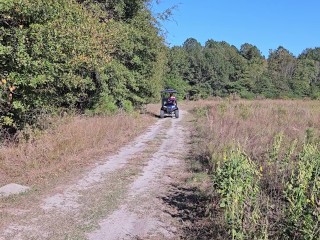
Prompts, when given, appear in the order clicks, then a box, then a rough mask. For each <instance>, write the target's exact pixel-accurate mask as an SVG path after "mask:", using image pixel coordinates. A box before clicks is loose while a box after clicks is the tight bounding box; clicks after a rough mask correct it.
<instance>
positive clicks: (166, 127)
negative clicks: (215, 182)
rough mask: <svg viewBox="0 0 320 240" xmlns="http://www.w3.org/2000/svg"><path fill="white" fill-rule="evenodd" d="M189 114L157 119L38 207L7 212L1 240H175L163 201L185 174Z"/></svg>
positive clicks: (175, 226) (175, 231)
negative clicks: (137, 135)
mask: <svg viewBox="0 0 320 240" xmlns="http://www.w3.org/2000/svg"><path fill="white" fill-rule="evenodd" d="M186 114H187V113H186V112H183V111H182V112H181V113H180V118H179V119H175V118H165V119H159V120H158V121H157V122H156V124H154V125H153V126H151V127H150V128H149V129H148V130H147V131H146V132H145V133H144V134H143V135H141V136H139V137H138V138H136V139H135V140H134V141H133V142H131V143H130V144H128V145H126V146H124V147H122V148H121V149H120V150H119V151H118V152H117V153H116V154H114V155H112V156H106V157H105V159H102V160H99V161H98V162H97V164H96V166H93V167H92V168H91V169H89V170H88V171H87V172H86V173H84V174H83V175H82V176H78V177H75V179H73V180H72V181H70V182H69V183H67V184H64V185H61V186H59V187H57V188H56V189H54V191H53V192H51V193H50V194H48V195H47V196H45V197H41V199H38V202H39V204H31V206H30V207H29V208H28V207H25V208H23V209H11V210H10V211H7V212H6V214H9V215H10V214H11V215H12V216H11V217H12V221H11V223H10V224H9V225H7V226H5V228H4V229H0V239H1V240H2V239H91V240H99V239H110V240H111V239H177V238H178V235H179V219H174V218H173V217H172V215H173V214H172V213H171V212H170V211H171V210H170V209H168V206H167V205H166V204H165V203H164V202H163V200H162V199H163V198H164V197H165V196H166V194H167V192H168V190H169V189H170V186H171V184H173V183H175V182H176V181H177V178H179V176H182V175H183V174H184V172H185V166H184V161H183V159H184V158H185V157H186V154H187V144H186V140H187V139H188V131H187V129H186V125H185V124H184V121H185V119H186Z"/></svg>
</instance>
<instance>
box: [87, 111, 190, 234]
mask: <svg viewBox="0 0 320 240" xmlns="http://www.w3.org/2000/svg"><path fill="white" fill-rule="evenodd" d="M182 115H183V114H182ZM170 120H171V119H170ZM180 121H181V118H179V119H173V120H172V123H171V126H170V128H169V129H168V130H167V132H166V137H165V138H164V139H163V140H162V142H161V145H160V148H159V150H158V151H156V152H155V153H154V154H153V155H152V157H151V158H150V160H149V161H148V165H147V166H145V167H144V169H143V173H142V175H141V176H140V177H138V178H137V179H136V180H135V181H134V182H133V183H132V184H131V186H130V190H129V194H128V197H127V198H126V199H125V203H123V204H122V205H121V206H120V208H119V209H118V210H116V211H115V212H113V214H111V215H110V216H109V217H108V218H106V219H105V220H103V221H101V222H100V229H98V230H96V231H95V232H93V233H90V234H88V237H89V239H90V240H102V239H110V240H113V239H176V237H175V234H176V232H177V229H176V227H175V226H174V224H172V221H173V219H171V217H170V216H169V215H168V214H165V213H164V211H163V210H162V208H163V207H164V206H163V203H162V201H160V200H159V197H160V194H164V193H165V192H166V190H167V186H168V185H169V184H170V183H172V181H174V179H170V178H169V177H168V175H170V173H171V174H172V173H174V172H176V171H183V170H184V169H183V167H182V165H183V163H182V160H181V157H183V155H184V153H185V151H186V144H185V141H186V131H185V129H184V128H183V127H182V125H181V124H180ZM166 171H168V172H167V173H166Z"/></svg>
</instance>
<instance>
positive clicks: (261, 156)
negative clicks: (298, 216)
mask: <svg viewBox="0 0 320 240" xmlns="http://www.w3.org/2000/svg"><path fill="white" fill-rule="evenodd" d="M199 106H201V107H196V108H195V109H194V113H195V115H196V123H195V134H194V139H195V141H196V144H195V147H194V155H195V158H196V160H197V161H198V163H201V164H200V165H199V166H200V169H198V170H202V171H204V170H206V171H208V172H209V173H210V174H212V175H213V179H214V178H215V177H214V176H215V174H216V170H219V171H220V174H221V176H222V178H224V177H226V182H227V183H228V184H231V185H230V187H235V186H236V185H235V184H233V183H232V182H234V181H235V182H236V181H237V179H233V177H234V172H237V171H239V169H240V168H242V167H244V166H241V165H239V166H240V168H238V167H237V164H240V162H237V161H238V160H239V159H240V156H243V154H244V156H245V159H248V161H251V160H252V162H253V164H254V166H256V167H255V168H256V170H258V171H259V172H260V173H261V176H260V177H257V179H256V181H257V182H259V187H260V189H261V191H260V193H259V194H258V195H257V196H256V198H257V200H255V201H254V202H255V203H254V204H255V205H254V206H251V207H250V208H252V209H259V212H260V213H259V216H260V217H259V218H260V219H259V221H257V222H256V223H255V226H254V229H248V228H247V229H246V227H248V226H250V224H248V225H247V226H246V224H245V223H247V222H250V219H247V216H246V215H243V216H242V215H241V214H240V215H241V216H242V217H243V218H240V220H239V221H240V225H238V226H240V227H241V228H242V229H237V230H236V231H239V232H238V233H239V235H232V236H245V234H246V233H248V232H250V231H251V232H255V231H256V228H258V229H260V234H261V235H260V236H262V235H263V237H266V238H271V239H274V238H281V237H283V236H289V235H290V234H293V235H291V236H296V237H297V239H300V238H299V237H302V238H303V237H306V236H304V235H303V233H301V232H299V231H300V230H299V226H300V225H299V223H294V224H295V226H294V227H292V226H289V225H286V221H287V220H286V218H288V216H289V215H287V214H288V211H291V210H290V209H292V208H291V207H290V205H288V199H290V197H291V196H288V195H286V194H285V192H290V191H291V190H288V187H290V184H289V183H290V182H291V181H293V179H295V173H296V172H299V171H300V170H299V167H301V159H302V157H301V156H303V154H304V152H305V151H306V148H305V146H306V144H307V143H309V144H313V146H319V145H318V144H319V143H320V121H319V119H320V102H319V101H303V100H299V101H298V100H296V101H289V100H263V101H258V100H256V101H242V100H237V101H230V100H220V101H213V102H211V103H209V102H206V103H200V104H199ZM235 149H240V151H241V153H240V154H238V155H237V156H236V158H235V159H234V150H235ZM317 154H318V153H317V151H315V153H314V155H312V157H313V158H314V157H315V158H317V157H319V155H317ZM230 159H233V160H234V161H235V163H232V162H230V164H231V165H230V172H221V169H224V170H223V171H225V169H227V168H226V166H227V165H226V164H225V163H226V161H230ZM314 161H316V160H314ZM244 162H245V161H244ZM232 164H233V165H232ZM241 164H242V163H241ZM315 164H316V162H315ZM221 166H222V167H221ZM314 166H316V165H314ZM233 167H235V168H234V169H233ZM233 171H234V172H233ZM308 171H309V170H308ZM310 171H315V173H314V174H319V173H317V171H316V170H310ZM229 174H230V175H229ZM240 174H241V173H240ZM310 174H311V173H310ZM312 177H313V178H315V179H319V175H317V176H315V175H312ZM310 179H312V178H310ZM245 181H246V180H245ZM294 181H295V180H294ZM306 181H307V180H306ZM215 184H216V185H217V187H218V189H219V192H220V193H221V192H224V191H225V192H226V193H228V194H229V192H230V191H231V189H229V190H228V189H225V187H226V186H221V185H220V183H219V182H218V183H217V182H215ZM306 184H314V183H313V182H307V183H306ZM315 184H318V183H315ZM317 187H319V186H318V185H317V186H316V187H314V189H317ZM241 189H242V187H240V189H235V191H239V192H238V193H239V194H240V193H241V194H244V195H243V196H244V197H245V196H246V194H247V193H248V192H246V190H244V191H243V189H242V190H241ZM297 189H299V191H300V190H301V191H303V189H300V188H299V187H297ZM247 190H248V189H247ZM295 191H297V190H295ZM312 191H318V190H312ZM303 194H304V196H305V199H307V196H308V195H310V194H311V195H312V196H315V195H316V194H317V193H316V192H310V191H309V190H308V189H307V191H306V192H303ZM231 200H232V199H231ZM231 200H230V202H229V204H230V205H229V206H231V208H230V209H233V208H232V206H234V204H235V203H234V202H232V201H231ZM233 200H234V199H233ZM246 201H247V200H245V201H244V205H246V204H248V203H246ZM314 204H320V203H314ZM225 205H226V204H225ZM293 205H295V203H293ZM318 207H319V206H318ZM226 209H227V208H226ZM302 209H306V211H307V210H308V211H309V209H314V211H318V213H320V212H319V209H318V208H317V205H312V206H311V204H310V200H309V202H308V201H307V200H306V201H305V202H304V203H303V207H302ZM316 209H318V210H316ZM252 211H253V210H252ZM312 214H313V213H312ZM312 214H311V215H312ZM311 215H310V216H311ZM291 216H293V215H291ZM313 216H314V218H315V219H317V218H316V217H315V215H313ZM301 221H302V220H301ZM292 222H294V221H291V223H290V224H292ZM315 224H319V222H318V223H315ZM316 226H318V225H316ZM287 227H288V228H291V230H289V232H287V233H284V232H283V231H284V229H288V228H287ZM317 228H318V227H314V228H313V229H317ZM232 230H233V231H232V232H233V233H234V231H235V229H232ZM241 231H242V232H241ZM316 231H317V230H316ZM256 234H258V233H256ZM286 234H287V235H286ZM299 234H300V235H299ZM301 234H302V235H301ZM314 234H316V235H317V234H320V233H319V232H315V233H314ZM230 236H231V235H230ZM230 236H229V237H230ZM309 236H311V235H309ZM235 239H241V237H240V238H238V237H235Z"/></svg>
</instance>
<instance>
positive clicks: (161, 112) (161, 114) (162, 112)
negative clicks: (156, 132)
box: [160, 110, 164, 118]
mask: <svg viewBox="0 0 320 240" xmlns="http://www.w3.org/2000/svg"><path fill="white" fill-rule="evenodd" d="M160 118H164V111H163V110H160Z"/></svg>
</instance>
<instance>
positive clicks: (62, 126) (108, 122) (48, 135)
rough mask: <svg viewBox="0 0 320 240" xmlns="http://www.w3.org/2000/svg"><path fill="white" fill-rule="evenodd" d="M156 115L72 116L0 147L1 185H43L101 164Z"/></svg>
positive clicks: (151, 121) (150, 122)
mask: <svg viewBox="0 0 320 240" xmlns="http://www.w3.org/2000/svg"><path fill="white" fill-rule="evenodd" d="M155 120H156V118H155V117H154V116H152V114H142V115H139V114H133V115H129V114H118V115H115V116H103V117H102V116H95V117H84V116H72V117H65V118H63V119H57V120H56V122H55V124H54V125H55V126H52V127H50V128H49V129H47V130H46V131H45V132H41V133H40V134H37V135H35V133H31V135H30V136H29V138H30V139H29V140H28V141H27V142H22V143H19V144H11V145H10V144H9V145H8V144H7V145H6V146H2V147H0V186H3V185H5V184H7V183H10V182H16V183H21V184H29V185H30V184H43V183H45V182H47V181H50V179H52V178H57V177H62V176H64V175H66V174H67V173H72V172H73V171H74V169H81V168H84V167H86V166H88V165H89V164H91V163H93V162H95V161H97V158H99V157H101V156H103V155H106V154H108V153H111V152H113V151H115V150H117V149H118V148H120V147H121V146H122V145H123V144H125V143H127V142H128V141H130V140H132V139H133V138H134V137H135V136H137V135H138V134H139V133H141V132H143V131H144V130H145V129H146V128H147V127H148V126H149V125H150V124H152V123H153V122H154V121H155Z"/></svg>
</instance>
